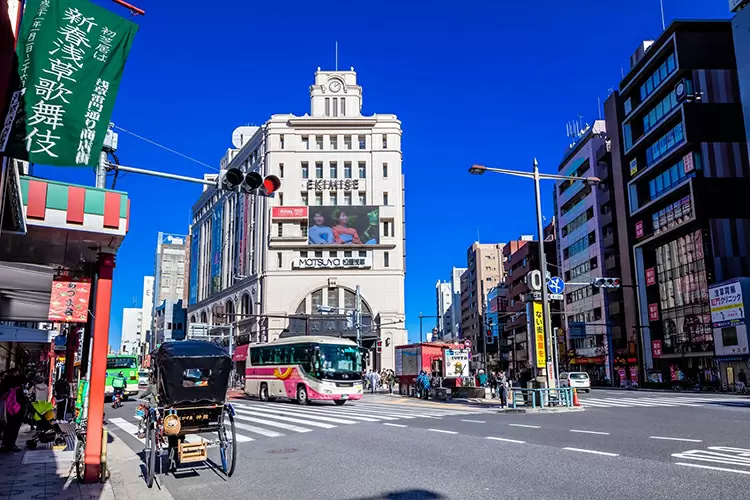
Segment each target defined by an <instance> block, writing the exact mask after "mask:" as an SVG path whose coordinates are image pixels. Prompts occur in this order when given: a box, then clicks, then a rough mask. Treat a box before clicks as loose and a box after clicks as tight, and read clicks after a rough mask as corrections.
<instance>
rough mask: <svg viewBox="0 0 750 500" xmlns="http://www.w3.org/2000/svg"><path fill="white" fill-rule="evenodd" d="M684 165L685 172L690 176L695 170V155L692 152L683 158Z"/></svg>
mask: <svg viewBox="0 0 750 500" xmlns="http://www.w3.org/2000/svg"><path fill="white" fill-rule="evenodd" d="M682 165H683V167H682V168H683V171H684V172H685V173H686V174H689V173H690V172H692V171H693V170H695V161H693V153H692V152H690V153H688V154H686V155H685V156H684V157H683V158H682Z"/></svg>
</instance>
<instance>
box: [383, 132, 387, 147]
mask: <svg viewBox="0 0 750 500" xmlns="http://www.w3.org/2000/svg"><path fill="white" fill-rule="evenodd" d="M383 149H388V136H387V135H385V134H383Z"/></svg>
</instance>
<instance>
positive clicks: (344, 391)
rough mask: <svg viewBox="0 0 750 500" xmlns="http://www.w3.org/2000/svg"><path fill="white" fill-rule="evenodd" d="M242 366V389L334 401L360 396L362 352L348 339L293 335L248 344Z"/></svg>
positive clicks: (252, 393) (262, 397)
mask: <svg viewBox="0 0 750 500" xmlns="http://www.w3.org/2000/svg"><path fill="white" fill-rule="evenodd" d="M249 351H250V352H249V353H248V357H247V362H246V368H245V393H246V394H248V395H249V396H255V397H257V398H259V399H260V400H261V401H268V400H269V399H273V398H285V399H293V400H296V401H297V402H298V403H299V404H303V405H304V404H307V403H308V402H309V401H333V402H334V403H335V404H337V405H343V404H344V403H346V402H347V400H349V399H361V398H362V355H361V353H360V351H359V348H358V347H357V344H355V343H354V342H352V341H351V340H346V339H341V338H335V337H292V338H288V339H279V340H275V341H273V342H269V343H268V344H260V345H255V346H251V347H250V349H249Z"/></svg>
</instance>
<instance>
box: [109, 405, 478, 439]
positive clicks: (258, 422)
mask: <svg viewBox="0 0 750 500" xmlns="http://www.w3.org/2000/svg"><path fill="white" fill-rule="evenodd" d="M231 403H232V406H233V407H234V410H235V416H234V422H235V427H236V430H237V441H238V442H239V443H246V442H250V441H256V440H259V439H264V438H278V437H282V436H288V435H296V434H304V433H309V432H315V431H323V430H329V429H335V428H337V427H345V426H350V425H357V424H369V423H391V424H392V423H393V422H395V421H398V420H413V419H433V420H435V419H441V418H443V417H452V416H459V415H471V414H476V413H479V412H481V411H480V410H476V409H468V408H461V407H459V408H453V409H451V408H445V407H443V408H435V407H431V406H417V405H414V404H393V403H391V402H382V403H381V402H366V401H349V402H348V403H347V404H346V406H329V405H324V404H314V405H308V406H299V405H296V404H294V403H282V402H262V401H252V400H233V401H231ZM108 423H109V424H110V425H111V426H114V427H116V428H119V429H120V430H122V431H124V432H126V433H128V434H130V435H131V436H133V437H134V438H135V439H138V440H139V441H141V442H143V439H140V438H138V423H139V420H138V418H137V417H135V416H132V417H130V418H119V417H118V418H110V419H109V420H108ZM393 425H396V424H393ZM201 439H204V440H210V441H212V440H215V439H216V434H199V435H189V436H187V437H186V440H187V441H189V442H195V441H198V440H201Z"/></svg>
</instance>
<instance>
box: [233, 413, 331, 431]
mask: <svg viewBox="0 0 750 500" xmlns="http://www.w3.org/2000/svg"><path fill="white" fill-rule="evenodd" d="M234 418H235V420H242V421H244V422H253V423H255V424H262V425H264V426H270V427H278V428H279V429H285V430H288V431H292V432H310V431H312V429H308V428H306V427H299V426H296V425H291V424H285V423H283V422H274V421H273V420H264V419H262V418H254V417H247V416H245V415H239V414H238V415H235V416H234ZM235 425H237V424H236V423H235ZM331 427H335V425H334V426H331Z"/></svg>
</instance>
